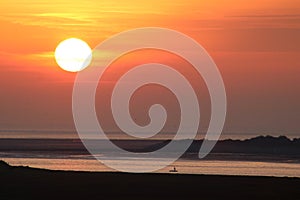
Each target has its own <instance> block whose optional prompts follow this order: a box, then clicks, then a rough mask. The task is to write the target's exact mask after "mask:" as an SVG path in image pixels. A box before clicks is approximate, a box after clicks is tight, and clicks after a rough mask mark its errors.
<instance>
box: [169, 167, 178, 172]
mask: <svg viewBox="0 0 300 200" xmlns="http://www.w3.org/2000/svg"><path fill="white" fill-rule="evenodd" d="M169 172H178V171H177V169H176V167H174V168H173V169H171V170H169Z"/></svg>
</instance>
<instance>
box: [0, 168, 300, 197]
mask: <svg viewBox="0 0 300 200" xmlns="http://www.w3.org/2000/svg"><path fill="white" fill-rule="evenodd" d="M0 181H1V182H0V199H1V200H5V199H228V198H230V199H299V197H300V189H299V188H300V178H286V177H283V178H278V177H259V176H223V175H222V176H221V175H187V174H186V175H182V174H131V173H111V172H73V171H51V170H45V169H33V168H29V167H11V166H9V165H6V164H5V163H4V162H1V163H0Z"/></svg>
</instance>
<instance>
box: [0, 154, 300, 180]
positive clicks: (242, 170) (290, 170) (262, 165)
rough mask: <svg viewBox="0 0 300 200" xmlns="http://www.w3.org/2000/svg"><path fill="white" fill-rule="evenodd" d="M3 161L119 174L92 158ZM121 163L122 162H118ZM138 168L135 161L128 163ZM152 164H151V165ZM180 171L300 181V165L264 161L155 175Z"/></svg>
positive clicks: (181, 162)
mask: <svg viewBox="0 0 300 200" xmlns="http://www.w3.org/2000/svg"><path fill="white" fill-rule="evenodd" d="M0 160H3V161H5V162H7V163H9V164H10V165H12V166H29V167H33V168H42V169H50V170H67V171H93V172H115V171H116V170H114V169H111V168H109V167H107V166H105V165H104V164H103V163H102V162H101V161H99V160H97V159H95V158H93V156H90V155H70V156H68V155H59V156H58V155H51V154H48V155H47V154H37V153H36V152H32V153H31V152H26V153H25V154H24V153H23V154H22V153H9V152H2V153H0ZM115 162H118V160H115ZM127 162H128V163H129V164H131V165H137V164H139V162H135V160H134V159H130V160H129V159H128V161H127ZM148 164H149V163H148ZM173 167H176V169H177V171H178V172H176V173H179V174H212V175H243V176H244V175H245V176H275V177H300V164H299V163H288V162H263V161H226V160H190V159H178V160H177V161H175V162H174V163H172V164H171V165H169V166H167V167H165V168H162V169H160V170H158V171H154V172H153V173H170V172H169V171H170V170H171V169H173Z"/></svg>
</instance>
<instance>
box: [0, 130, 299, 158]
mask: <svg viewBox="0 0 300 200" xmlns="http://www.w3.org/2000/svg"><path fill="white" fill-rule="evenodd" d="M112 142H113V143H114V144H116V145H118V146H119V147H121V148H123V149H126V150H128V151H131V152H152V151H155V150H157V149H160V148H162V147H164V146H165V145H167V144H168V143H169V142H170V140H112ZM177 142H178V144H180V142H181V141H177ZM202 142H203V140H195V141H193V142H192V145H191V146H190V148H189V149H188V150H187V151H186V152H185V154H184V155H183V156H182V158H183V159H198V152H199V149H200V147H201V144H202ZM101 150H102V151H104V152H105V149H101ZM5 152H32V153H33V154H34V153H35V152H39V153H41V152H44V153H46V154H47V153H49V154H53V153H58V154H59V153H65V154H74V155H76V154H89V152H87V150H86V149H85V147H84V146H83V144H82V143H81V141H80V140H79V139H0V153H2V154H4V155H5ZM205 159H207V160H246V161H270V162H294V163H300V139H299V138H298V139H289V138H287V137H285V136H280V137H273V136H258V137H255V138H251V139H246V140H231V139H228V140H220V141H218V142H217V144H216V146H215V147H214V149H213V150H212V152H211V153H210V154H209V155H208V156H207V157H206V158H205Z"/></svg>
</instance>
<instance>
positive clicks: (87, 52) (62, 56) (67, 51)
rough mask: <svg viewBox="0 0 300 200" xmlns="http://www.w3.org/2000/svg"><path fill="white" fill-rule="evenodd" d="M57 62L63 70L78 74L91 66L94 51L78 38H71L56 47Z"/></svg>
mask: <svg viewBox="0 0 300 200" xmlns="http://www.w3.org/2000/svg"><path fill="white" fill-rule="evenodd" d="M55 60H56V62H57V64H58V65H59V66H60V67H61V68H62V69H64V70H66V71H69V72H78V71H81V70H83V69H85V68H86V67H87V66H88V65H89V64H90V62H91V60H92V50H91V48H90V47H89V45H88V44H87V43H86V42H84V41H82V40H80V39H77V38H69V39H66V40H64V41H62V42H61V43H60V44H59V45H58V46H57V47H56V50H55Z"/></svg>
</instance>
